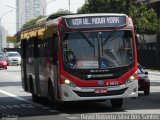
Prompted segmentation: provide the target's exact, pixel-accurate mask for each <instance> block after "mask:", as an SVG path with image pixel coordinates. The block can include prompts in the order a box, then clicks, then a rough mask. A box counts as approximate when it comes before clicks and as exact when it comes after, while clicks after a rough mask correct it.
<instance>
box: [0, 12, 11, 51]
mask: <svg viewBox="0 0 160 120" xmlns="http://www.w3.org/2000/svg"><path fill="white" fill-rule="evenodd" d="M12 11H13V10H9V11H6V12H4V13H3V14H2V15H1V17H0V29H1V31H0V43H1V44H0V49H1V47H2V39H3V37H2V23H1V21H2V18H3V16H4V15H5V14H7V13H9V12H12Z"/></svg>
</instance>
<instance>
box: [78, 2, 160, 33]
mask: <svg viewBox="0 0 160 120" xmlns="http://www.w3.org/2000/svg"><path fill="white" fill-rule="evenodd" d="M77 12H78V13H80V14H82V13H124V14H128V15H129V16H130V17H131V18H132V19H133V22H134V25H135V30H136V31H137V32H138V33H155V32H156V31H159V30H160V20H158V16H157V14H156V13H155V11H154V10H153V9H149V8H148V7H147V5H146V4H142V3H139V2H136V0H86V2H85V4H84V5H83V6H82V7H81V8H79V9H78V11H77Z"/></svg>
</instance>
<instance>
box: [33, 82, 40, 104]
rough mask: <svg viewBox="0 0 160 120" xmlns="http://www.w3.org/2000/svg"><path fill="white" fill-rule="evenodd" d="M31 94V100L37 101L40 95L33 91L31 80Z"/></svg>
mask: <svg viewBox="0 0 160 120" xmlns="http://www.w3.org/2000/svg"><path fill="white" fill-rule="evenodd" d="M31 94H32V101H33V102H39V101H40V97H39V96H38V95H36V94H35V93H34V86H33V82H32V83H31Z"/></svg>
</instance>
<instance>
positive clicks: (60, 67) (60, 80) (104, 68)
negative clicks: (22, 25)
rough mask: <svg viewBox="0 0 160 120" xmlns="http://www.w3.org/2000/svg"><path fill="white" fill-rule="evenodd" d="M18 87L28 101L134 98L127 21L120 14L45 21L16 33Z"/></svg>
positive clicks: (129, 23) (133, 54)
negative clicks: (19, 66)
mask: <svg viewBox="0 0 160 120" xmlns="http://www.w3.org/2000/svg"><path fill="white" fill-rule="evenodd" d="M20 36H21V49H22V84H23V88H24V90H25V91H27V92H31V93H32V98H33V100H34V101H37V100H38V99H39V98H40V97H47V98H50V99H51V100H52V101H54V102H67V101H87V100H88V101H89V100H91V101H92V100H93V101H94V100H108V99H109V100H111V104H112V106H113V107H121V106H122V104H123V98H128V97H137V96H138V77H137V52H136V41H135V32H134V26H133V22H132V19H131V18H130V17H128V16H127V15H125V14H107V13H104V14H76V15H66V16H60V17H57V18H55V17H52V16H50V17H48V18H47V19H46V20H43V21H42V22H39V23H37V24H36V25H33V26H31V27H29V28H26V29H23V30H21V32H20Z"/></svg>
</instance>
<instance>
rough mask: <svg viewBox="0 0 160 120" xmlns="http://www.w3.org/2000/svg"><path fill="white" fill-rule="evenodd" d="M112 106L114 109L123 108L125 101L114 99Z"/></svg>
mask: <svg viewBox="0 0 160 120" xmlns="http://www.w3.org/2000/svg"><path fill="white" fill-rule="evenodd" d="M111 105H112V107H113V108H122V105H123V99H121V98H119V99H112V100H111Z"/></svg>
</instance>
